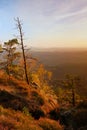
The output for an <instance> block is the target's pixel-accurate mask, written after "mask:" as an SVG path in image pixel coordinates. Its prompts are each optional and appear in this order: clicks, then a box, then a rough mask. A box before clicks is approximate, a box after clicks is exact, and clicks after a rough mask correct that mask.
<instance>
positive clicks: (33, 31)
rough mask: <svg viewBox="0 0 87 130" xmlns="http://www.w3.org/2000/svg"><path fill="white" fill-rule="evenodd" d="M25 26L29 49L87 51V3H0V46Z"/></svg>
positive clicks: (77, 0)
mask: <svg viewBox="0 0 87 130" xmlns="http://www.w3.org/2000/svg"><path fill="white" fill-rule="evenodd" d="M16 17H19V18H20V19H21V20H22V22H23V31H24V38H25V41H24V42H25V44H26V45H27V46H29V47H51V48H52V47H79V48H81V47H82V48H84V47H87V0H0V42H4V41H7V40H9V39H11V38H14V35H18V33H17V30H16V25H15V21H14V18H16Z"/></svg>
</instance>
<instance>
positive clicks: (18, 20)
mask: <svg viewBox="0 0 87 130" xmlns="http://www.w3.org/2000/svg"><path fill="white" fill-rule="evenodd" d="M15 21H16V23H17V24H16V25H17V29H18V31H19V34H20V40H21V46H22V53H23V60H24V71H25V78H26V82H27V84H29V79H28V72H27V63H26V56H25V49H24V42H23V31H22V23H21V21H20V19H19V18H18V17H17V18H16V19H15Z"/></svg>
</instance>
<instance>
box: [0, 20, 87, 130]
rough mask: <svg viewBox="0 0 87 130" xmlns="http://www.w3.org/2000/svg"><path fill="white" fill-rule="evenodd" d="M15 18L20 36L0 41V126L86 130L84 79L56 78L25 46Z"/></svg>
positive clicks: (2, 129)
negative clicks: (0, 42)
mask: <svg viewBox="0 0 87 130" xmlns="http://www.w3.org/2000/svg"><path fill="white" fill-rule="evenodd" d="M15 22H16V24H17V29H18V32H19V36H20V37H19V39H17V38H13V39H10V40H8V41H6V42H4V43H3V44H1V45H0V130H86V129H87V124H86V123H87V97H86V93H85V92H84V91H83V92H82V90H83V89H84V90H86V88H85V87H84V84H86V81H85V80H83V79H81V76H79V75H78V74H75V75H74V74H72V73H66V74H65V77H62V76H61V78H57V74H55V73H56V71H55V73H54V71H53V67H52V65H51V66H49V65H48V66H46V65H44V64H43V62H40V59H39V58H37V56H35V54H34V55H33V54H32V53H31V51H30V49H28V48H27V47H25V45H24V41H23V39H24V35H23V32H22V24H21V22H20V20H19V18H17V19H16V20H15ZM45 54H46V53H45ZM47 54H49V52H48V53H47ZM40 56H41V55H40ZM48 57H49V56H47V55H46V57H45V58H48ZM60 59H61V58H60ZM45 60H46V62H48V61H49V60H48V59H45ZM63 61H64V60H63ZM49 63H50V62H49ZM53 64H55V63H54V62H53ZM55 66H56V65H55ZM56 67H57V66H56ZM56 67H55V68H56ZM81 92H82V93H81ZM84 94H85V96H84Z"/></svg>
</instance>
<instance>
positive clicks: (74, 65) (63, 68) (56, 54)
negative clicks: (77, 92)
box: [31, 49, 87, 77]
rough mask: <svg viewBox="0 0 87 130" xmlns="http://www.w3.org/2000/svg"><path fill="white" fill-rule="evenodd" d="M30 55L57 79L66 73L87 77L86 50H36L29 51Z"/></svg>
mask: <svg viewBox="0 0 87 130" xmlns="http://www.w3.org/2000/svg"><path fill="white" fill-rule="evenodd" d="M31 54H32V56H34V57H36V58H37V59H38V60H39V61H40V63H43V64H44V65H45V67H47V68H48V69H50V70H52V71H53V73H55V74H56V76H58V77H62V76H63V75H64V74H66V73H73V74H78V75H81V76H86V75H87V72H86V67H87V50H86V49H43V50H42V49H41V50H40V49H36V50H31ZM55 74H54V76H55Z"/></svg>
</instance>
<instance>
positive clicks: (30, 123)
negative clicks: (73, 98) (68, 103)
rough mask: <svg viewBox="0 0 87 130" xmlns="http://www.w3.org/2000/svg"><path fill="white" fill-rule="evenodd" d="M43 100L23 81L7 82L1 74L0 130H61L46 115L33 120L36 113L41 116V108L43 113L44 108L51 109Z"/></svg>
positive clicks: (37, 92)
mask: <svg viewBox="0 0 87 130" xmlns="http://www.w3.org/2000/svg"><path fill="white" fill-rule="evenodd" d="M35 96H36V97H35ZM43 98H44V96H41V95H40V94H39V91H38V90H35V89H34V88H31V86H28V85H27V84H26V83H25V82H24V81H19V80H16V79H14V78H12V79H11V80H10V81H8V80H7V78H6V76H5V75H3V73H2V72H1V73H0V130H3V129H4V130H61V129H62V128H61V127H60V125H59V124H58V122H57V121H54V120H52V119H48V118H47V117H46V115H45V117H43V115H42V118H40V119H39V120H36V119H35V118H34V117H35V116H36V117H37V113H38V112H39V114H40V115H41V114H42V113H40V112H43V110H44V109H43V108H45V112H46V107H47V108H48V109H49V110H51V109H52V107H49V104H47V102H46V101H45V100H44V99H43ZM28 110H30V111H28ZM30 112H31V114H30ZM47 112H48V110H47ZM35 114H36V115H35ZM31 115H33V117H32V116H31Z"/></svg>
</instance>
